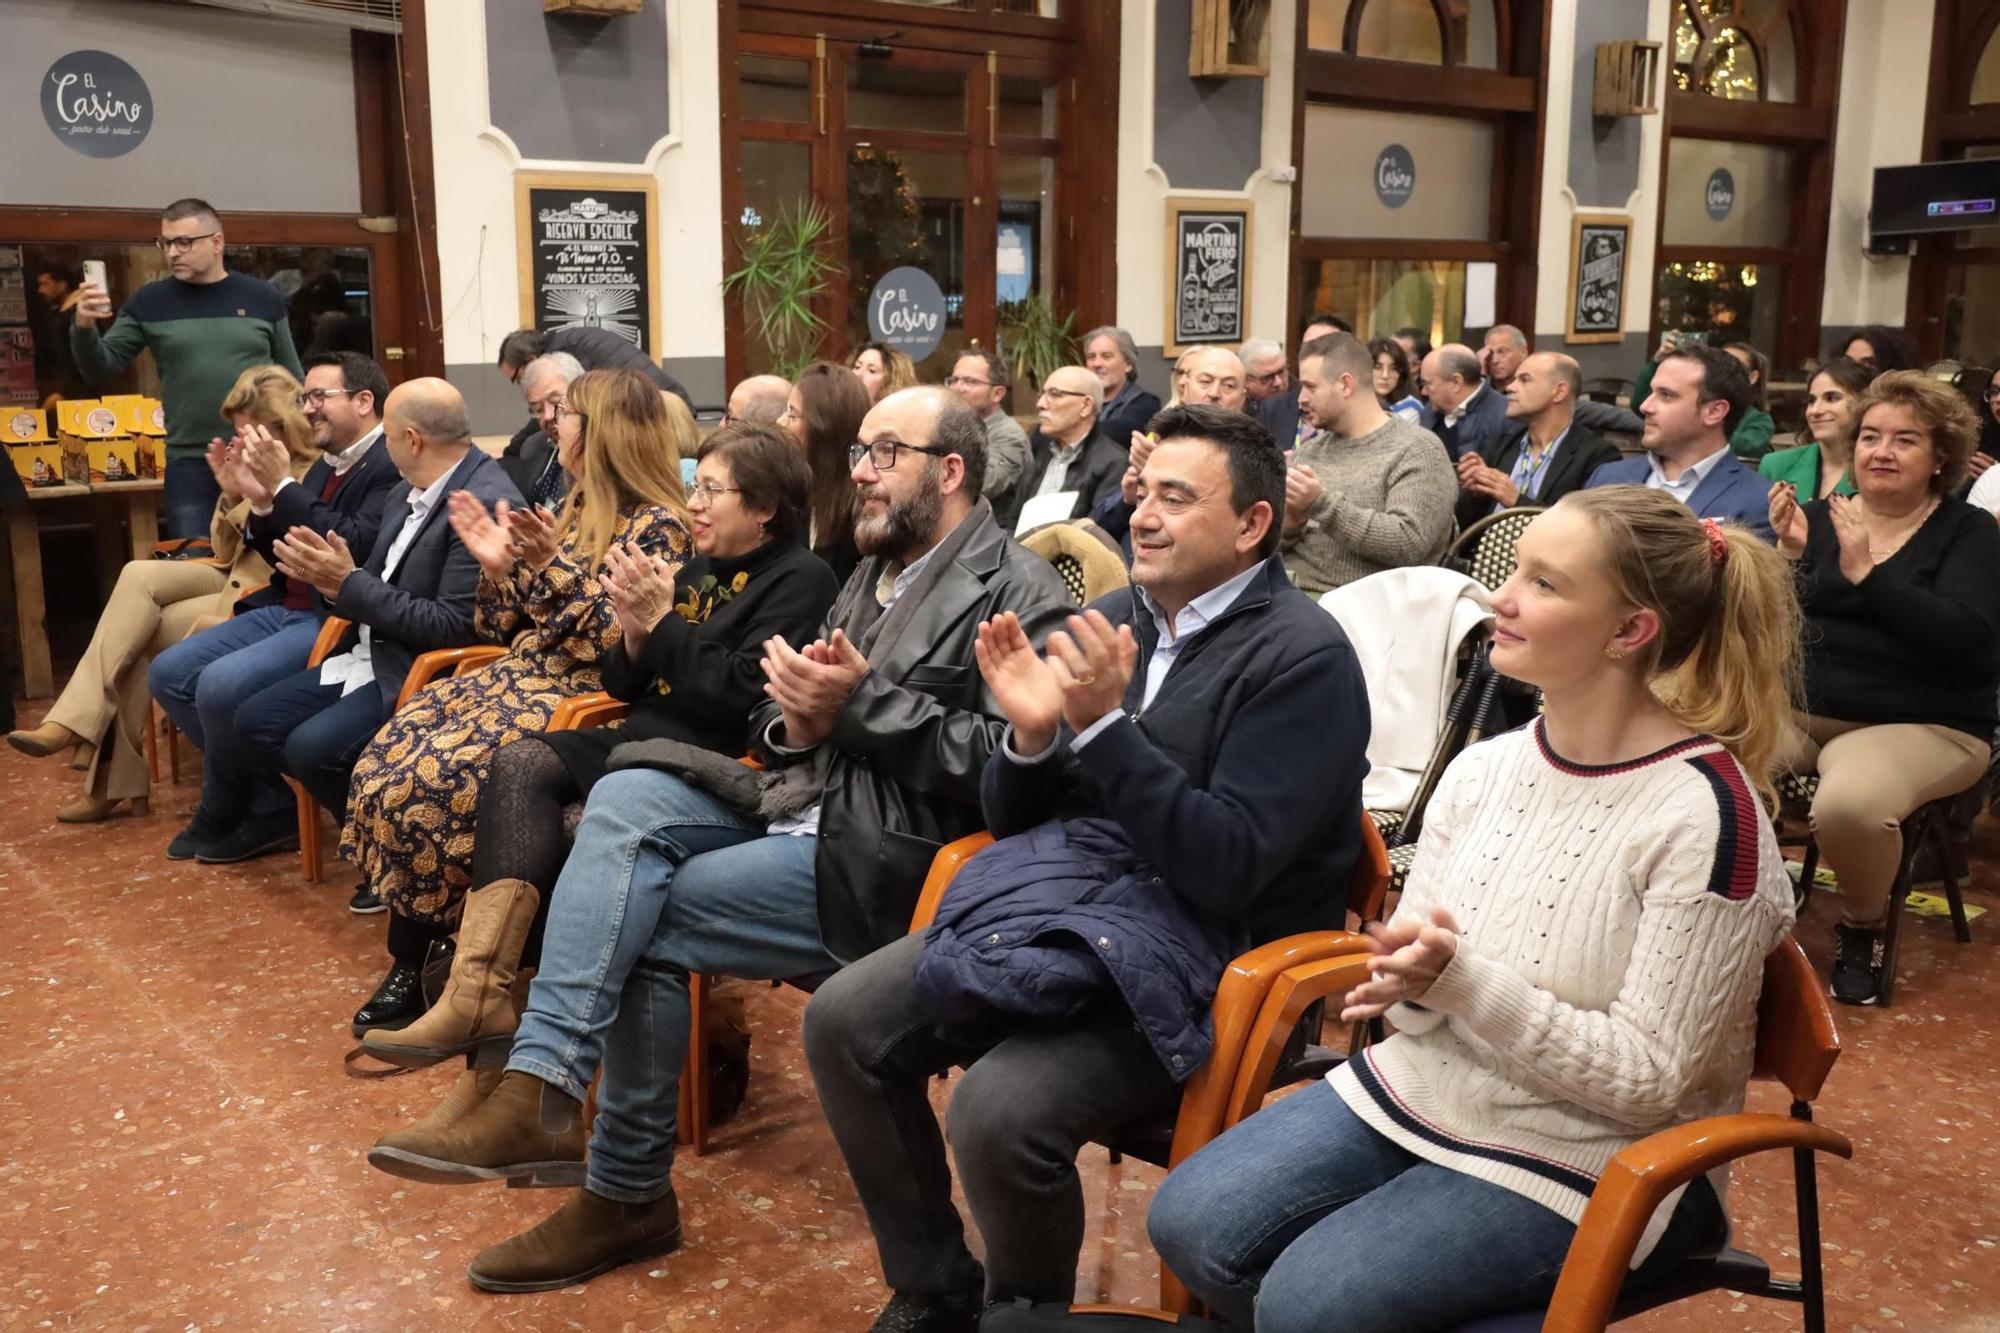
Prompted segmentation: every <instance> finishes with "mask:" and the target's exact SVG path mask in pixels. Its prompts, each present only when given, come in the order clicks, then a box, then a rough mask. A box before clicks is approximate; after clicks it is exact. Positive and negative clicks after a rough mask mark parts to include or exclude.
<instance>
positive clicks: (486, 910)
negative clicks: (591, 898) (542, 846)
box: [361, 879, 541, 1069]
mask: <svg viewBox="0 0 2000 1333" xmlns="http://www.w3.org/2000/svg"><path fill="white" fill-rule="evenodd" d="M540 903H541V895H540V894H539V893H537V892H536V891H535V886H534V885H532V884H530V883H528V881H526V880H524V879H496V880H494V881H493V882H492V883H491V884H488V885H487V886H486V887H485V888H483V889H475V890H474V891H473V892H471V893H469V894H467V895H466V898H465V910H464V913H463V914H462V915H461V916H460V917H459V922H458V952H457V953H456V954H455V955H454V956H453V957H452V962H451V979H450V980H449V981H447V982H446V983H445V987H444V993H443V994H442V995H440V996H438V1000H437V1003H436V1004H434V1005H432V1006H431V1007H430V1009H429V1010H427V1011H426V1012H425V1014H424V1016H423V1017H422V1018H419V1019H418V1020H417V1021H416V1022H414V1023H412V1024H410V1025H409V1026H408V1027H403V1028H376V1029H374V1030H372V1031H369V1032H364V1033H363V1034H362V1035H361V1048H362V1049H363V1050H365V1051H367V1052H368V1053H369V1054H370V1055H372V1056H375V1057H376V1058H377V1059H380V1060H386V1061H387V1062H388V1063H390V1064H392V1065H404V1066H406V1067H408V1068H411V1069H422V1068H424V1067H425V1066H426V1065H434V1064H436V1063H437V1062H438V1061H440V1060H449V1059H450V1058H451V1057H452V1056H454V1055H469V1056H471V1057H472V1064H473V1066H474V1067H475V1068H498V1067H500V1066H504V1065H505V1064H506V1063H507V1052H508V1050H509V1049H511V1048H512V1046H513V1044H514V1028H515V1026H516V1025H517V1022H518V1020H517V1018H516V1016H515V1011H514V1006H513V1005H511V1004H509V1003H508V999H507V993H508V987H510V986H511V985H512V984H513V982H514V971H515V968H516V966H517V965H518V964H519V963H520V961H521V950H522V948H523V947H524V946H525V945H526V944H527V942H528V928H529V927H530V926H532V925H533V924H534V921H535V908H536V907H537V906H539V905H540Z"/></svg>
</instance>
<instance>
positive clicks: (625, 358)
mask: <svg viewBox="0 0 2000 1333" xmlns="http://www.w3.org/2000/svg"><path fill="white" fill-rule="evenodd" d="M550 352H567V353H569V354H570V355H571V356H573V357H575V358H576V359H577V361H578V362H579V363H581V364H582V366H583V368H584V369H585V370H636V371H638V372H639V373H640V374H641V375H644V376H645V377H646V378H647V379H649V380H651V381H652V382H653V383H655V384H657V385H659V386H660V388H662V389H664V390H666V391H667V392H668V393H670V394H672V395H674V397H676V398H678V399H680V400H681V401H682V402H684V403H686V404H687V405H688V410H689V411H690V412H692V411H693V410H694V399H692V398H690V397H688V391H687V390H686V389H685V388H683V387H681V382H680V381H679V380H677V379H675V378H674V377H673V376H672V375H669V374H668V373H667V372H666V371H664V370H662V369H661V368H660V363H659V362H657V361H655V360H653V358H652V357H650V356H647V355H646V353H645V349H643V348H640V347H637V346H635V345H634V344H633V343H632V341H631V340H630V339H629V338H626V337H624V336H622V335H621V334H619V333H617V332H616V331H615V330H612V329H587V328H570V329H554V330H551V331H550V332H548V333H543V332H542V331H541V330H539V329H516V330H514V331H513V332H512V333H510V334H508V335H507V336H506V337H504V338H502V339H501V340H500V373H501V374H502V375H505V376H506V377H507V378H508V379H510V380H519V379H520V377H521V369H522V367H524V366H526V365H527V364H528V363H529V362H530V361H533V360H534V359H535V358H536V357H538V356H546V355H548V354H549V353H550Z"/></svg>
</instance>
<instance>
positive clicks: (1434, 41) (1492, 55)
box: [1306, 0, 1500, 69]
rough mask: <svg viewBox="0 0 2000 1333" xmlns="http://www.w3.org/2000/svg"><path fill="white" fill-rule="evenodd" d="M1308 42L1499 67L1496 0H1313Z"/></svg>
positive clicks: (1349, 51)
mask: <svg viewBox="0 0 2000 1333" xmlns="http://www.w3.org/2000/svg"><path fill="white" fill-rule="evenodd" d="M1306 44H1307V45H1308V46H1310V47H1312V48H1313V49H1315V50H1319V51H1338V52H1340V53H1341V54H1342V55H1350V56H1361V57H1363V58H1365V59H1369V60H1402V61H1407V62H1409V63H1411V64H1417V65H1465V66H1470V67H1472V68H1476V69H1497V68H1498V67H1499V63H1500V31H1499V22H1498V18H1497V16H1496V15H1495V13H1494V0H1311V4H1310V7H1309V8H1308V10H1307V13H1306Z"/></svg>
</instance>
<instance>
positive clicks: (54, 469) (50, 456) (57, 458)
mask: <svg viewBox="0 0 2000 1333" xmlns="http://www.w3.org/2000/svg"><path fill="white" fill-rule="evenodd" d="M7 458H8V460H9V461H10V462H12V463H13V465H14V471H15V472H16V473H18V474H20V478H21V484H22V485H24V486H28V487H35V486H60V485H62V484H63V475H62V465H63V460H62V446H61V445H59V444H10V445H8V446H7Z"/></svg>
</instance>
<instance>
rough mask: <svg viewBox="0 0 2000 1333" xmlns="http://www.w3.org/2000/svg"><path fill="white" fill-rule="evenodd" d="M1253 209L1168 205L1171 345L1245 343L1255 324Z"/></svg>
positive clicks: (1174, 348) (1173, 348) (1172, 351)
mask: <svg viewBox="0 0 2000 1333" xmlns="http://www.w3.org/2000/svg"><path fill="white" fill-rule="evenodd" d="M1249 298H1250V205H1249V204H1248V203H1247V202H1245V203H1241V204H1238V203H1224V204H1221V205H1217V204H1215V203H1213V202H1203V203H1200V204H1195V203H1169V204H1168V205H1167V346H1166V353H1167V355H1168V356H1178V355H1180V353H1181V352H1182V351H1183V350H1185V349H1186V348H1189V347H1195V346H1200V345H1201V344H1203V343H1240V342H1242V341H1243V339H1244V336H1245V334H1244V330H1245V327H1246V326H1247V324H1248V322H1249V309H1248V306H1249Z"/></svg>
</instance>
